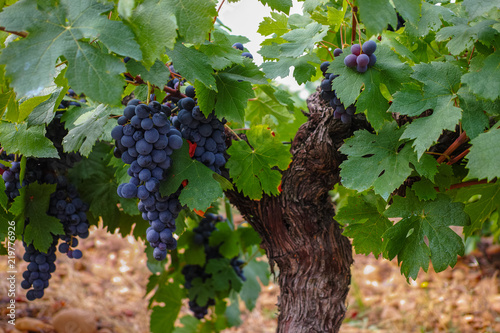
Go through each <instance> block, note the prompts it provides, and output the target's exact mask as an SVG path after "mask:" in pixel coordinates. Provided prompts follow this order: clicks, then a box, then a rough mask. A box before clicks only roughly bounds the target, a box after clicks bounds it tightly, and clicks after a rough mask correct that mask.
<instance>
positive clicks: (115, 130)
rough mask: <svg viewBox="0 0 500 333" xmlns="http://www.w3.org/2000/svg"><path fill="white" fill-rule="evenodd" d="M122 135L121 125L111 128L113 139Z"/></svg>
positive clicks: (118, 138) (117, 138)
mask: <svg viewBox="0 0 500 333" xmlns="http://www.w3.org/2000/svg"><path fill="white" fill-rule="evenodd" d="M122 136H123V126H120V125H118V126H115V127H114V128H113V129H112V130H111V137H112V138H113V140H120V139H121V138H122ZM4 180H5V179H4Z"/></svg>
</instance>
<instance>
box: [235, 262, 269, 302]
mask: <svg viewBox="0 0 500 333" xmlns="http://www.w3.org/2000/svg"><path fill="white" fill-rule="evenodd" d="M243 275H244V276H245V277H246V279H247V280H246V281H245V283H243V287H242V288H241V291H240V297H241V299H242V300H243V301H244V302H245V305H246V307H247V309H248V310H249V311H252V310H253V309H254V308H255V305H256V303H257V298H258V297H259V294H260V291H261V287H260V283H259V281H258V280H257V278H258V279H259V280H260V282H261V283H262V284H263V285H265V286H267V285H268V284H269V275H270V274H269V265H268V264H267V263H266V262H263V261H256V260H251V261H250V262H248V263H247V264H246V265H245V267H243Z"/></svg>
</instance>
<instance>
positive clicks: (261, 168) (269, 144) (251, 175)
mask: <svg viewBox="0 0 500 333" xmlns="http://www.w3.org/2000/svg"><path fill="white" fill-rule="evenodd" d="M246 134H247V138H248V142H249V143H250V145H252V147H253V149H252V148H251V147H250V146H249V145H248V144H247V143H246V142H245V141H235V142H233V144H232V145H231V147H230V148H229V149H228V150H227V153H228V154H229V155H230V156H231V157H230V158H229V161H228V162H227V164H226V166H227V168H228V169H229V175H230V176H231V178H233V179H234V183H235V184H236V186H237V187H238V189H239V190H240V191H243V194H245V195H247V196H248V197H250V198H251V199H260V198H262V191H264V192H265V193H267V194H269V195H278V194H279V191H278V186H279V185H280V182H281V173H280V172H279V171H278V170H273V169H272V168H273V167H278V168H279V169H281V170H285V169H286V168H287V167H288V165H289V164H290V162H291V154H290V152H289V150H288V148H287V147H286V146H284V145H283V144H282V143H281V141H280V139H279V137H278V135H276V136H275V137H273V136H272V133H271V131H270V130H268V129H266V127H265V126H263V125H257V126H254V127H253V128H252V129H250V130H249V131H247V133H246Z"/></svg>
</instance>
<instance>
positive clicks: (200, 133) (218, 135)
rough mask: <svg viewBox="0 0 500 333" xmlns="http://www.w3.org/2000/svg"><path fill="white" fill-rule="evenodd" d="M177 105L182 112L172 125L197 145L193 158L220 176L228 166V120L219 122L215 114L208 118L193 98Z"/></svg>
mask: <svg viewBox="0 0 500 333" xmlns="http://www.w3.org/2000/svg"><path fill="white" fill-rule="evenodd" d="M186 90H187V89H186ZM193 94H194V90H193ZM177 105H178V107H179V108H180V109H181V110H180V111H179V113H178V114H177V116H176V117H173V118H172V123H173V125H174V126H175V127H177V128H178V129H179V130H180V131H181V133H182V137H183V138H184V139H186V140H189V142H190V143H191V144H192V145H195V147H196V149H195V150H194V153H193V156H191V157H194V158H195V159H196V160H197V161H200V162H201V163H203V164H205V165H206V166H207V167H208V168H210V170H212V171H214V172H217V173H218V174H220V173H221V171H220V168H221V167H223V166H224V165H225V164H226V158H225V156H224V153H225V152H226V143H225V142H226V134H225V133H224V124H225V123H226V120H225V119H222V120H219V119H218V118H217V117H216V116H215V114H213V113H211V114H209V115H208V117H206V116H205V115H204V114H203V112H202V111H201V110H200V107H199V106H198V105H196V102H195V100H194V99H193V98H191V97H186V98H183V99H181V100H180V101H179V103H178V104H177Z"/></svg>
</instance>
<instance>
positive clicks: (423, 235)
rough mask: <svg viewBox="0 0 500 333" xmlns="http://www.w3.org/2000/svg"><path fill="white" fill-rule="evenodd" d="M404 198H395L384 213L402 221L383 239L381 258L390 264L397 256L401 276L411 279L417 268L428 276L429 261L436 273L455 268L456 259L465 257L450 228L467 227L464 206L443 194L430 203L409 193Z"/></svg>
mask: <svg viewBox="0 0 500 333" xmlns="http://www.w3.org/2000/svg"><path fill="white" fill-rule="evenodd" d="M406 194H407V196H406V198H403V197H399V196H396V197H394V202H393V204H392V205H391V206H390V207H389V209H387V211H386V212H385V215H386V216H387V217H394V218H396V217H400V218H402V219H401V220H400V221H399V222H397V223H396V224H395V225H394V226H392V227H391V228H389V229H388V230H387V231H386V232H385V234H384V235H383V238H384V256H385V257H386V258H388V259H389V260H392V259H393V258H394V257H395V256H398V263H400V264H401V272H402V273H403V274H404V275H405V276H406V277H407V278H412V279H416V278H417V276H418V272H419V270H420V268H422V269H423V270H424V271H425V272H427V269H428V267H429V260H432V266H433V267H434V270H435V271H436V272H441V271H443V270H445V269H446V268H447V267H448V266H451V267H453V266H455V264H456V263H457V255H463V254H464V243H463V241H462V239H461V238H460V236H459V235H457V234H456V233H455V232H454V231H453V230H451V229H450V226H452V225H455V226H465V225H467V224H468V223H469V217H468V216H467V214H466V213H465V212H464V210H463V209H464V205H463V204H461V203H458V202H452V201H451V198H450V197H448V196H447V195H444V194H438V195H437V198H436V199H435V200H430V201H419V200H418V199H417V198H416V197H415V196H414V195H413V194H412V192H407V193H406ZM426 239H427V241H428V245H427V244H426Z"/></svg>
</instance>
